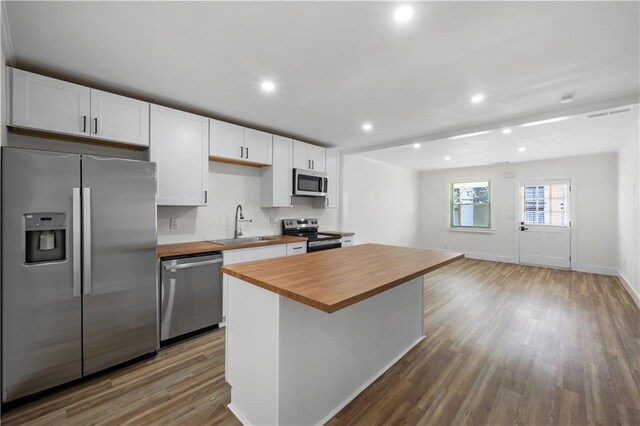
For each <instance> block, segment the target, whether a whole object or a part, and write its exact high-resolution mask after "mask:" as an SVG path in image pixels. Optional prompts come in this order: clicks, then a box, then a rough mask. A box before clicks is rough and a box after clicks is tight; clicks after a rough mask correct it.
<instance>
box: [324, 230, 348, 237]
mask: <svg viewBox="0 0 640 426" xmlns="http://www.w3.org/2000/svg"><path fill="white" fill-rule="evenodd" d="M318 234H324V235H331V236H334V237H351V236H353V235H356V233H355V232H342V231H318Z"/></svg>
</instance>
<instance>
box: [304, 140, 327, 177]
mask: <svg viewBox="0 0 640 426" xmlns="http://www.w3.org/2000/svg"><path fill="white" fill-rule="evenodd" d="M326 151H327V150H326V149H325V148H323V147H321V146H315V145H309V146H308V147H307V153H308V155H309V160H311V170H314V171H316V172H324V171H326V167H325V152H326Z"/></svg>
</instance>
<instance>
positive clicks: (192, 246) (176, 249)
mask: <svg viewBox="0 0 640 426" xmlns="http://www.w3.org/2000/svg"><path fill="white" fill-rule="evenodd" d="M268 238H274V239H273V240H268V241H256V242H249V243H237V244H226V245H220V244H213V243H210V242H208V241H194V242H192V243H175V244H161V245H159V246H158V249H157V255H158V257H170V256H181V255H185V254H199V253H208V252H212V251H224V250H236V249H243V248H250V247H260V246H273V245H278V244H288V243H302V242H304V243H306V242H307V239H306V238H304V237H292V236H289V235H272V236H269V237H268Z"/></svg>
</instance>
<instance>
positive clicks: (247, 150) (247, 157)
mask: <svg viewBox="0 0 640 426" xmlns="http://www.w3.org/2000/svg"><path fill="white" fill-rule="evenodd" d="M245 149H246V150H247V160H248V159H249V147H247V148H245Z"/></svg>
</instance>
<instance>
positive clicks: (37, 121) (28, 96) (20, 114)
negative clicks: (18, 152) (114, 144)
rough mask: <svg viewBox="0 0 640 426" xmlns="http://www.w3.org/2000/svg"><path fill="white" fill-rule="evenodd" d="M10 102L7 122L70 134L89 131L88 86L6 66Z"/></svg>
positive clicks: (87, 132)
mask: <svg viewBox="0 0 640 426" xmlns="http://www.w3.org/2000/svg"><path fill="white" fill-rule="evenodd" d="M7 70H9V73H10V78H11V88H12V95H11V96H12V102H11V117H10V120H9V124H10V125H11V126H16V127H25V128H28V129H37V130H46V131H51V132H57V133H65V134H70V135H84V136H88V135H89V121H90V117H89V113H90V99H91V91H90V89H89V88H88V87H84V86H80V85H78V84H73V83H68V82H66V81H61V80H56V79H55V78H49V77H45V76H42V75H38V74H33V73H30V72H26V71H21V70H17V69H13V68H7Z"/></svg>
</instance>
